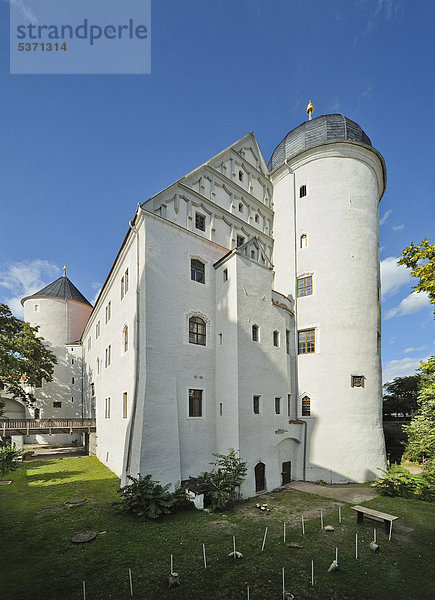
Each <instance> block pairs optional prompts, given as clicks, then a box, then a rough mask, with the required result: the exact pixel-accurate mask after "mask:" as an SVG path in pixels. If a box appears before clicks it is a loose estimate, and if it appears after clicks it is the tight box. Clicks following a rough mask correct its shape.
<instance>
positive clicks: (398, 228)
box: [391, 224, 405, 231]
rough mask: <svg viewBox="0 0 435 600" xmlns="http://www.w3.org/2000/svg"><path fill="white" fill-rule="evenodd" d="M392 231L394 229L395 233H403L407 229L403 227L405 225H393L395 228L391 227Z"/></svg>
mask: <svg viewBox="0 0 435 600" xmlns="http://www.w3.org/2000/svg"><path fill="white" fill-rule="evenodd" d="M391 229H392V230H393V231H402V230H403V229H405V225H403V224H401V225H393V226H392V227H391Z"/></svg>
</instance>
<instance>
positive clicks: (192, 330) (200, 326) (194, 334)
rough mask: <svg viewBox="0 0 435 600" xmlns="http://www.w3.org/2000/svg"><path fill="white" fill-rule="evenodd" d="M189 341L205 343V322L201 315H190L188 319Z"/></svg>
mask: <svg viewBox="0 0 435 600" xmlns="http://www.w3.org/2000/svg"><path fill="white" fill-rule="evenodd" d="M189 343H190V344H198V345H199V346H205V345H206V324H205V321H204V319H201V317H190V319H189Z"/></svg>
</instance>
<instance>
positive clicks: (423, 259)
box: [398, 238, 435, 312]
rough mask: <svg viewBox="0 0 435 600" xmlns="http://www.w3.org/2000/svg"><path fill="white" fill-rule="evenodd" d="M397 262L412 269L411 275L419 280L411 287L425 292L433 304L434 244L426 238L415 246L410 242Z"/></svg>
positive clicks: (434, 286)
mask: <svg viewBox="0 0 435 600" xmlns="http://www.w3.org/2000/svg"><path fill="white" fill-rule="evenodd" d="M398 264H399V265H405V266H406V267H408V268H409V269H412V271H411V275H412V277H416V278H417V279H419V280H420V281H419V283H417V285H416V286H414V288H413V289H414V290H415V291H416V292H427V293H428V294H429V300H430V301H431V303H432V304H435V244H431V243H430V241H429V240H428V239H427V238H425V239H424V240H423V241H422V242H421V243H420V244H417V245H416V246H414V242H411V244H410V245H409V246H408V247H407V248H405V249H404V250H403V252H402V258H401V259H400V260H399V261H398ZM434 312H435V311H434Z"/></svg>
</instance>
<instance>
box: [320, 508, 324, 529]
mask: <svg viewBox="0 0 435 600" xmlns="http://www.w3.org/2000/svg"><path fill="white" fill-rule="evenodd" d="M320 529H323V511H322V510H321V511H320Z"/></svg>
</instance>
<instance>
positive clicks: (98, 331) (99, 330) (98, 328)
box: [95, 321, 101, 338]
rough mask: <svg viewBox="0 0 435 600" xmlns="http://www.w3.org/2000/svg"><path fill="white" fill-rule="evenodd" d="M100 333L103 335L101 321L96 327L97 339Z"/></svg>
mask: <svg viewBox="0 0 435 600" xmlns="http://www.w3.org/2000/svg"><path fill="white" fill-rule="evenodd" d="M100 333H101V323H100V321H98V322H97V324H96V325H95V338H99V337H100Z"/></svg>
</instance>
